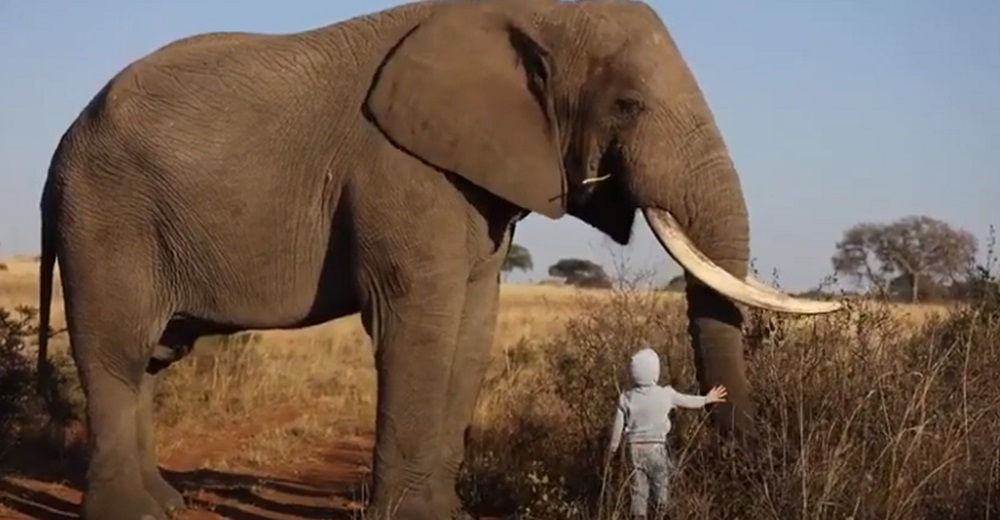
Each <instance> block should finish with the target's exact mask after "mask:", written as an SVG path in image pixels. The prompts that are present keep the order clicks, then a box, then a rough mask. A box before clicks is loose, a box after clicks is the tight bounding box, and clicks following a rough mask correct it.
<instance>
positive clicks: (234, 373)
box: [0, 259, 1000, 519]
mask: <svg viewBox="0 0 1000 520" xmlns="http://www.w3.org/2000/svg"><path fill="white" fill-rule="evenodd" d="M5 263H6V264H7V265H8V269H7V270H6V271H0V307H8V308H12V307H14V306H16V305H20V304H27V305H37V296H36V294H37V263H35V262H34V261H33V260H31V259H12V260H7V261H5ZM59 294H61V293H59V292H57V295H59ZM683 305H684V304H683V300H682V299H680V298H679V297H678V295H676V294H673V293H653V292H646V291H639V290H630V291H580V290H573V289H568V288H561V287H540V286H537V287H536V286H505V287H504V288H503V291H502V303H501V313H500V324H499V328H498V331H497V337H496V341H495V343H494V363H493V366H492V367H491V370H490V372H489V374H488V378H487V382H486V388H485V392H484V393H483V396H482V398H481V401H480V405H479V407H478V409H477V412H476V416H475V419H474V429H475V435H474V436H473V442H472V445H471V446H470V452H469V463H468V464H467V467H466V468H465V469H464V470H463V476H462V493H463V495H464V496H465V497H466V499H467V501H469V502H470V503H472V504H474V505H475V506H476V507H477V508H480V509H483V510H503V511H508V512H509V511H513V510H519V511H520V512H522V513H524V514H526V515H530V517H538V518H550V519H558V518H591V519H592V518H601V519H605V518H607V519H610V518H623V516H621V514H622V511H623V509H622V508H621V507H620V506H621V504H622V503H623V502H624V499H625V498H626V495H625V494H624V488H623V471H622V468H621V467H618V466H616V467H614V468H611V469H610V470H608V471H604V470H605V469H606V468H601V467H600V464H599V455H600V451H601V447H602V443H603V437H602V431H603V430H604V428H605V426H606V422H607V420H608V419H609V416H610V413H611V410H612V408H611V407H612V406H613V403H614V399H615V397H616V395H617V393H618V392H619V391H620V389H621V387H622V385H623V384H624V381H625V380H624V376H625V372H624V363H625V362H626V360H627V356H628V354H629V351H630V349H631V348H632V346H633V345H635V344H637V343H639V342H642V343H645V344H652V345H654V348H656V349H657V350H658V351H660V352H661V356H662V358H663V360H664V364H665V367H666V368H665V370H664V374H665V377H664V379H665V380H666V379H669V382H670V383H672V384H674V385H676V386H677V387H679V388H680V389H682V390H688V391H690V390H693V382H694V377H693V373H692V371H691V368H690V367H691V366H692V363H691V359H690V355H691V354H690V351H689V349H688V348H687V347H686V345H687V343H686V330H685V323H684V314H683ZM994 305H995V306H994V307H992V308H991V307H982V306H977V307H959V308H955V309H951V308H948V307H945V306H926V305H922V306H914V305H892V306H890V305H887V304H881V303H864V302H861V303H856V304H853V305H852V306H851V309H850V310H849V311H848V312H845V313H841V314H838V315H834V316H827V317H816V318H797V319H792V318H788V317H783V316H775V315H770V314H767V313H757V312H748V313H747V315H748V323H747V327H746V329H747V334H748V337H749V340H748V348H749V356H750V367H749V370H750V373H751V374H750V375H751V377H752V381H753V382H754V384H755V385H756V387H757V389H758V394H757V395H758V400H759V407H760V410H759V417H760V419H761V420H760V429H759V433H760V435H759V438H758V439H757V443H756V445H755V448H754V449H753V451H751V452H747V451H742V450H741V449H737V448H734V447H732V446H728V445H726V444H724V443H723V444H720V443H719V442H717V439H715V438H714V437H713V435H711V434H710V432H709V430H708V429H707V428H706V424H705V421H704V417H705V416H704V414H703V413H701V412H682V413H680V414H678V416H677V417H676V423H675V424H676V431H675V434H674V435H673V441H675V453H676V454H677V458H678V465H679V472H678V474H677V476H676V478H675V481H674V486H675V487H674V490H675V492H674V496H675V499H674V501H673V505H672V508H673V512H674V513H675V514H676V515H678V516H677V517H679V518H775V519H778V518H781V519H785V518H809V519H824V518H831V519H833V518H837V519H840V518H854V519H862V518H873V519H874V518H879V519H882V518H900V519H902V518H907V519H911V518H912V519H919V518H962V519H964V518H969V519H972V518H979V519H983V518H996V517H997V516H996V515H997V514H998V509H997V505H996V501H997V500H998V498H1000V497H998V496H997V494H998V493H1000V387H998V384H997V382H998V381H1000V310H998V309H1000V305H996V304H995V303H994ZM54 310H55V313H54V315H55V316H54V319H55V323H53V327H54V328H56V329H58V328H61V327H62V326H63V323H62V320H63V318H62V303H61V301H56V302H55V307H54ZM370 349H371V345H370V342H369V341H368V338H367V337H366V336H365V335H364V333H363V332H362V330H361V327H360V324H359V321H358V319H357V317H356V316H351V317H348V318H344V319H341V320H337V321H335V322H333V323H329V324H326V325H322V326H317V327H313V328H310V329H307V330H303V331H295V332H289V331H264V332H259V333H253V334H244V335H237V336H232V337H219V338H207V339H206V340H204V341H203V342H201V343H200V344H199V345H198V346H197V347H196V349H195V353H194V354H193V355H192V357H191V358H190V359H188V360H185V361H184V362H182V363H180V364H178V365H177V366H175V367H172V368H171V369H170V371H169V376H168V378H167V381H166V384H165V385H164V389H163V392H161V396H160V398H159V415H158V420H159V421H160V422H161V426H162V428H161V431H162V432H164V433H161V435H160V436H159V438H160V444H161V448H162V450H163V454H164V455H165V456H170V454H171V453H175V452H177V453H180V452H184V451H185V450H189V449H191V448H192V446H193V445H195V444H197V443H198V442H201V440H200V439H199V438H198V436H197V435H193V436H192V435H183V436H176V435H171V434H170V432H172V431H182V432H186V433H190V432H196V431H198V430H209V431H210V430H211V429H217V428H221V427H227V428H234V427H239V426H240V425H245V424H249V423H251V422H253V423H262V422H264V421H261V420H260V418H261V417H262V416H263V415H266V414H270V413H275V414H280V413H286V412H287V408H288V405H289V403H298V404H300V405H301V407H302V410H300V411H299V412H300V413H297V414H296V415H295V417H297V419H295V420H294V421H292V422H285V423H282V424H283V425H282V426H281V427H276V428H273V429H270V430H268V429H265V430H264V431H262V432H259V433H258V434H257V435H254V436H253V438H252V439H251V441H249V443H248V444H247V445H246V446H244V447H243V449H241V450H240V452H241V455H240V457H239V459H238V460H231V459H229V460H213V461H211V462H212V463H213V464H215V465H217V466H218V465H241V466H268V465H272V464H280V463H283V462H292V461H301V459H302V457H303V456H304V455H303V452H302V450H297V449H294V447H295V446H301V445H302V444H303V443H304V442H305V443H307V444H310V442H309V441H310V440H311V439H317V440H318V439H329V438H330V437H331V436H337V435H345V434H350V433H359V432H364V431H366V430H368V429H369V428H370V427H371V424H372V417H373V411H374V410H373V408H374V407H373V402H374V394H375V392H374V382H375V379H374V370H373V366H372V356H371V351H370ZM54 351H55V353H56V355H57V356H59V357H60V358H61V361H60V364H61V367H62V369H63V370H62V372H63V373H65V374H68V376H67V379H68V383H67V385H68V386H69V387H70V390H71V391H70V393H71V394H73V395H77V396H78V395H79V392H78V389H77V390H76V391H73V388H75V383H74V381H75V377H74V376H73V375H72V369H71V368H70V366H69V365H68V363H67V360H66V356H65V339H64V336H61V337H60V339H59V340H57V341H56V343H55V345H54ZM664 382H666V381H664ZM77 399H78V400H79V398H78V397H77ZM79 404H80V403H79V402H77V403H76V406H79ZM251 419H253V420H252V421H251ZM311 444H315V443H311ZM991 515H992V516H991Z"/></svg>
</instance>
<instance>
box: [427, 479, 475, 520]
mask: <svg viewBox="0 0 1000 520" xmlns="http://www.w3.org/2000/svg"><path fill="white" fill-rule="evenodd" d="M434 501H435V505H434V507H435V510H436V511H442V512H444V513H445V515H446V516H443V517H442V518H447V519H449V520H473V516H472V515H471V514H469V512H468V511H466V510H465V508H464V507H463V505H462V499H461V498H460V497H459V496H458V492H457V491H455V483H454V481H452V482H449V483H446V484H442V485H441V486H440V487H438V488H437V489H435V490H434Z"/></svg>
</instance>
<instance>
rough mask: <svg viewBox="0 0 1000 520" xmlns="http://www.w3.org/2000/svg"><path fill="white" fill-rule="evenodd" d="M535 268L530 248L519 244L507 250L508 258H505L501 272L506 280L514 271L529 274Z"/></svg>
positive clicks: (512, 245)
mask: <svg viewBox="0 0 1000 520" xmlns="http://www.w3.org/2000/svg"><path fill="white" fill-rule="evenodd" d="M534 268H535V265H534V264H533V263H532V261H531V252H530V251H528V248H526V247H524V246H522V245H519V244H511V246H510V249H508V250H507V256H505V257H504V258H503V264H502V265H501V266H500V271H501V272H503V273H504V278H506V276H507V275H508V274H510V272H511V271H513V270H514V269H518V270H520V271H524V272H527V271H530V270H532V269H534Z"/></svg>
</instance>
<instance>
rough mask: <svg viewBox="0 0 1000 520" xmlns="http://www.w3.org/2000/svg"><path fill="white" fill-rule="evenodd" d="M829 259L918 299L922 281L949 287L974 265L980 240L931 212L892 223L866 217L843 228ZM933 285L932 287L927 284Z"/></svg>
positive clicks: (862, 278) (888, 290)
mask: <svg viewBox="0 0 1000 520" xmlns="http://www.w3.org/2000/svg"><path fill="white" fill-rule="evenodd" d="M836 248H837V252H836V254H834V256H833V257H832V258H831V261H832V263H833V268H834V270H836V271H837V272H838V273H841V274H845V275H849V276H851V277H853V278H854V279H855V282H856V283H858V285H861V284H862V283H863V282H868V283H869V284H871V285H873V286H875V288H877V289H878V290H879V291H881V292H882V293H883V294H892V293H894V292H897V291H899V290H900V289H902V290H903V291H908V292H909V295H908V296H909V299H910V301H914V302H916V301H918V300H919V299H920V298H921V296H922V295H923V286H924V285H929V286H936V287H938V288H943V287H950V286H951V285H953V284H955V283H958V282H960V281H961V280H963V279H965V277H966V276H968V274H969V273H970V272H971V269H972V267H973V265H974V264H975V257H976V250H977V248H978V244H977V243H976V238H975V237H974V236H972V234H971V233H969V232H968V231H965V230H963V229H957V228H954V227H952V226H951V225H949V224H948V223H947V222H943V221H941V220H937V219H934V218H931V217H928V216H922V215H921V216H910V217H904V218H901V219H899V220H896V221H894V222H891V223H888V224H877V223H870V222H863V223H860V224H856V225H855V226H853V227H851V228H850V229H848V230H847V231H845V232H844V237H843V239H842V240H841V241H840V242H837V245H836ZM928 288H929V287H928Z"/></svg>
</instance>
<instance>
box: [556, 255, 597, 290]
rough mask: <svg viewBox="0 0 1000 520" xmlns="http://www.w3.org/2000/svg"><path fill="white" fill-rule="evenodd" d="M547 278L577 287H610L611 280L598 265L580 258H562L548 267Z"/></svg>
mask: <svg viewBox="0 0 1000 520" xmlns="http://www.w3.org/2000/svg"><path fill="white" fill-rule="evenodd" d="M549 276H554V277H557V278H563V279H565V280H566V283H567V284H570V285H576V286H577V287H600V288H605V289H606V288H609V287H611V279H610V278H609V277H608V274H607V273H606V272H604V268H603V267H601V266H600V265H598V264H596V263H594V262H591V261H590V260H583V259H580V258H563V259H562V260H559V261H558V262H556V263H554V264H552V265H551V266H549Z"/></svg>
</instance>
